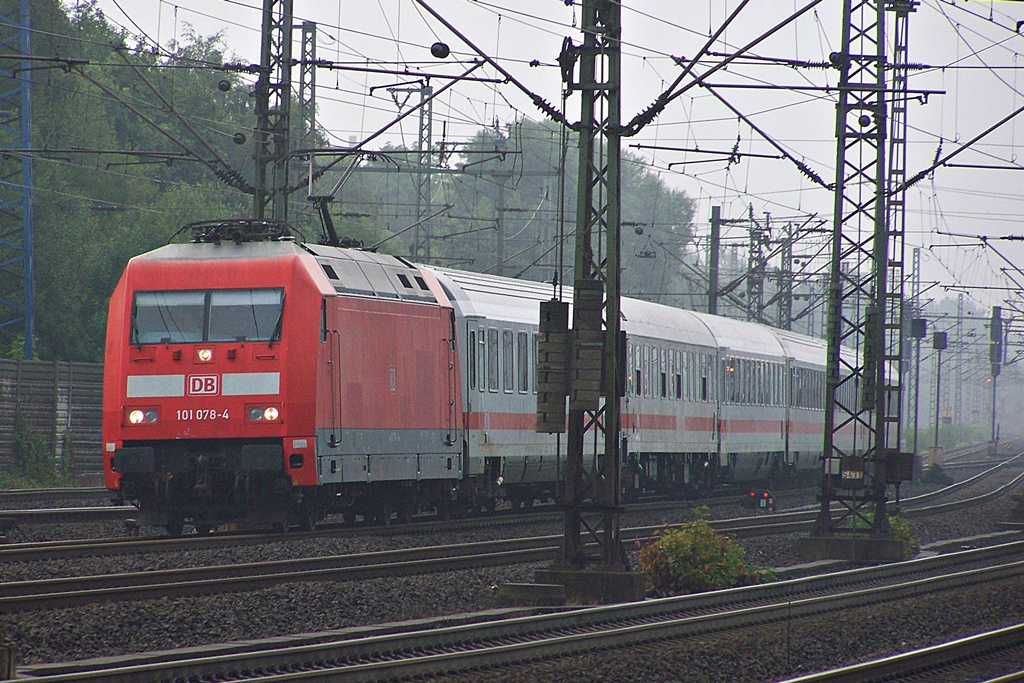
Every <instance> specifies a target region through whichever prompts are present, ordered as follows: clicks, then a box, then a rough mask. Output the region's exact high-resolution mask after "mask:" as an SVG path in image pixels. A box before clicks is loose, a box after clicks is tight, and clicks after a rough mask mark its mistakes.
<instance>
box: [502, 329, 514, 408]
mask: <svg viewBox="0 0 1024 683" xmlns="http://www.w3.org/2000/svg"><path fill="white" fill-rule="evenodd" d="M512 339H513V335H512V330H502V331H501V362H502V375H501V378H502V380H503V381H502V389H504V390H505V393H512V391H513V390H514V389H515V383H516V366H515V361H514V357H515V354H514V350H513V341H512Z"/></svg>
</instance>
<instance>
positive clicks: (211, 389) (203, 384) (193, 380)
mask: <svg viewBox="0 0 1024 683" xmlns="http://www.w3.org/2000/svg"><path fill="white" fill-rule="evenodd" d="M217 385H218V382H217V375H189V376H188V393H189V394H190V395H192V396H194V395H196V394H207V395H209V394H216V393H217V391H218V386H217Z"/></svg>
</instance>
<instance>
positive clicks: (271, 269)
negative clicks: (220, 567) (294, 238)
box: [103, 242, 323, 535]
mask: <svg viewBox="0 0 1024 683" xmlns="http://www.w3.org/2000/svg"><path fill="white" fill-rule="evenodd" d="M313 265H315V263H314V264H313ZM313 273H315V270H314V269H313V268H307V267H303V263H302V258H301V254H300V253H299V251H298V248H297V247H296V245H294V244H293V243H290V242H253V243H248V242H245V243H240V244H232V243H228V244H220V245H209V244H172V245H168V246H166V247H163V248H162V249H158V250H156V251H154V252H150V253H149V254H144V255H142V256H139V257H136V258H135V259H132V261H131V262H130V263H129V265H128V268H127V269H126V271H125V273H124V275H123V276H122V278H121V281H120V282H119V283H118V285H117V288H116V289H115V291H114V294H113V296H112V298H111V303H110V312H109V319H108V332H107V347H106V363H105V369H104V427H103V431H104V448H105V454H104V455H105V463H106V465H107V466H106V478H107V482H106V483H107V487H108V488H109V489H112V490H115V491H117V495H118V497H119V498H120V499H121V500H122V501H124V502H132V503H134V504H136V505H138V506H139V508H140V521H141V522H142V523H143V524H149V525H154V526H164V527H166V528H167V530H168V532H169V533H170V534H172V535H177V534H180V533H181V532H182V529H183V526H184V524H185V523H191V524H192V525H194V526H195V528H196V530H197V531H199V532H200V533H204V532H207V531H209V530H210V529H211V528H212V527H213V526H215V525H217V524H221V523H226V522H241V523H252V524H263V525H267V524H269V525H272V526H274V527H277V528H284V527H285V526H286V525H287V524H289V522H290V521H291V519H293V518H295V516H296V514H295V513H296V511H297V510H298V511H300V512H301V507H302V498H303V496H302V493H303V489H302V486H303V485H312V484H315V483H316V474H315V470H314V461H315V458H314V456H313V445H314V434H315V426H314V423H313V420H312V417H311V414H312V412H313V410H312V402H313V399H312V398H306V399H303V397H302V396H301V395H297V393H296V392H290V391H289V389H288V387H289V384H288V382H289V381H291V382H295V383H297V384H296V385H292V386H297V385H298V384H303V383H304V384H306V386H315V381H316V371H315V367H314V363H313V362H308V363H305V364H303V363H301V362H296V359H301V358H302V356H303V354H304V355H305V357H306V358H310V357H312V358H314V359H315V357H316V347H315V344H316V339H317V325H318V320H317V319H318V317H319V315H318V311H319V300H320V299H321V298H322V294H323V293H322V292H321V291H320V290H321V289H322V288H321V287H320V286H319V285H318V283H317V281H316V278H315V277H313V275H312V274H313ZM305 300H310V301H312V300H315V301H316V302H317V303H316V309H317V314H316V315H313V316H309V315H303V312H302V311H301V310H300V309H301V308H302V307H301V305H300V303H301V302H303V301H305ZM307 327H308V328H310V329H305V328H307ZM304 340H306V341H304ZM304 346H308V347H309V348H303V347H304ZM306 366H309V367H308V369H307V368H306ZM299 518H300V519H301V514H300V515H299ZM312 521H313V523H315V521H316V519H315V518H314V519H313V520H312Z"/></svg>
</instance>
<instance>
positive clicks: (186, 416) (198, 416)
mask: <svg viewBox="0 0 1024 683" xmlns="http://www.w3.org/2000/svg"><path fill="white" fill-rule="evenodd" d="M226 419H228V411H227V409H225V410H223V411H218V410H216V409H214V408H211V409H210V410H179V411H178V421H179V422H190V421H199V420H202V421H205V422H210V421H212V420H226Z"/></svg>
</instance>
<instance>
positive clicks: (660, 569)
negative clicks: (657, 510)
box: [640, 519, 774, 595]
mask: <svg viewBox="0 0 1024 683" xmlns="http://www.w3.org/2000/svg"><path fill="white" fill-rule="evenodd" d="M745 555H746V550H744V549H743V548H742V547H741V546H740V545H739V544H737V543H736V541H735V540H733V539H732V538H730V537H728V536H726V535H724V534H721V533H719V532H717V531H715V530H714V529H712V528H711V525H710V524H708V522H707V520H706V519H698V520H696V521H693V522H689V523H687V524H684V525H682V526H680V527H678V528H665V529H663V530H662V531H660V532H658V533H657V534H655V537H654V540H652V541H650V542H648V543H647V544H645V545H641V546H640V568H641V570H642V571H643V572H645V573H646V574H647V576H648V578H649V580H650V582H651V584H652V585H653V587H654V591H655V592H656V593H658V594H659V595H680V594H686V593H700V592H702V591H709V590H719V589H722V588H734V587H736V586H745V585H749V584H753V583H761V582H764V581H769V580H771V579H772V578H774V575H773V573H772V572H771V571H770V570H765V569H762V568H753V567H750V566H748V565H747V563H746V562H745V561H744V559H743V558H744V556H745Z"/></svg>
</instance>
